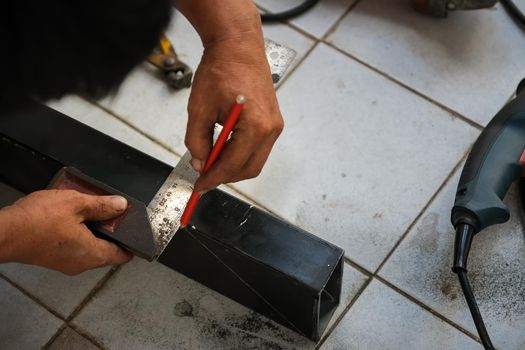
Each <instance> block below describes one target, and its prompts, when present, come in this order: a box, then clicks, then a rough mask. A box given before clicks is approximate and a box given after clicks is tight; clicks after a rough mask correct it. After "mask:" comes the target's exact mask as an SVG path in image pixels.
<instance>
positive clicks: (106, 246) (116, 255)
mask: <svg viewBox="0 0 525 350" xmlns="http://www.w3.org/2000/svg"><path fill="white" fill-rule="evenodd" d="M93 244H94V247H93V248H94V249H95V250H96V251H97V255H99V256H100V257H101V259H100V262H99V264H98V266H99V267H100V266H107V265H121V264H125V263H127V262H128V261H130V260H131V258H133V254H131V253H130V252H127V251H125V250H124V249H122V248H120V247H118V246H117V245H116V244H114V243H111V242H108V241H106V240H103V239H100V238H95V240H94V242H93Z"/></svg>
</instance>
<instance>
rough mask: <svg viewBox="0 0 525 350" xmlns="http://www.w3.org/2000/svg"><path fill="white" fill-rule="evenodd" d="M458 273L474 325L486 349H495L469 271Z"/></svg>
mask: <svg viewBox="0 0 525 350" xmlns="http://www.w3.org/2000/svg"><path fill="white" fill-rule="evenodd" d="M456 273H457V275H458V277H459V283H460V284H461V289H462V290H463V294H464V295H465V300H466V301H467V304H468V308H469V309H470V313H471V314H472V319H473V320H474V325H475V326H476V329H477V330H478V334H479V337H480V339H481V343H482V344H483V346H484V347H485V349H494V345H492V342H491V340H490V337H489V333H488V332H487V328H486V327H485V322H483V317H481V312H480V311H479V308H478V304H477V303H476V298H475V297H474V293H473V292H472V287H471V286H470V283H469V281H468V278H467V273H466V271H458V272H456Z"/></svg>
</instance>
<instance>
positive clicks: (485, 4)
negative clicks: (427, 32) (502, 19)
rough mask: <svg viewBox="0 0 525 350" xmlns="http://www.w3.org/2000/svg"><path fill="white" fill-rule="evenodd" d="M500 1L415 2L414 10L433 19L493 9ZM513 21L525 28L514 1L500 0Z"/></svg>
mask: <svg viewBox="0 0 525 350" xmlns="http://www.w3.org/2000/svg"><path fill="white" fill-rule="evenodd" d="M497 2H498V0H413V2H412V4H413V6H414V8H415V9H416V10H417V11H419V12H421V13H425V14H427V15H430V16H433V17H442V18H444V17H447V16H448V13H449V12H454V11H460V10H478V9H486V8H491V7H493V6H494V5H496V3H497ZM499 2H500V3H501V5H503V7H504V8H505V10H506V11H507V13H508V14H509V15H510V16H511V17H512V19H513V20H514V21H515V22H516V23H517V24H518V25H520V26H522V27H525V16H524V15H523V13H522V11H521V10H520V8H519V7H518V6H517V5H516V4H515V3H514V1H513V0H499Z"/></svg>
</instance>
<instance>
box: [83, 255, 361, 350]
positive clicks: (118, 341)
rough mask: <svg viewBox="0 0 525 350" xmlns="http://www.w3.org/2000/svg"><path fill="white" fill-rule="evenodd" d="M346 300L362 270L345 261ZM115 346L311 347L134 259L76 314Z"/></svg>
mask: <svg viewBox="0 0 525 350" xmlns="http://www.w3.org/2000/svg"><path fill="white" fill-rule="evenodd" d="M345 269H346V270H347V271H348V273H347V276H346V282H345V287H347V290H346V291H345V293H346V299H349V298H351V296H350V294H352V293H353V294H355V291H357V289H358V285H359V284H360V283H361V282H362V277H361V275H360V274H359V273H358V272H356V271H351V270H352V268H351V267H349V266H346V267H345ZM183 307H184V309H185V310H187V311H186V312H184V313H181V312H179V311H178V310H179V309H181V310H182V308H183ZM74 323H75V324H76V325H78V326H80V327H82V328H83V329H85V330H87V331H88V332H89V333H90V334H91V335H93V336H94V337H95V338H96V339H97V340H99V341H100V342H101V343H103V344H104V345H105V346H107V347H109V348H111V349H130V350H132V349H143V348H145V347H149V348H158V349H165V348H176V349H192V350H193V349H210V348H214V349H273V348H276V349H295V348H297V349H311V348H313V346H314V345H315V344H314V343H312V342H310V341H308V340H307V339H306V338H303V337H301V336H299V335H297V334H295V333H294V332H292V331H290V330H288V329H286V328H284V327H282V326H280V325H278V324H276V323H274V322H272V321H269V320H267V319H266V318H264V317H262V316H259V315H257V314H255V313H253V312H252V311H250V310H248V309H246V308H245V307H243V306H241V305H239V304H237V303H235V302H232V301H230V300H229V299H227V298H225V297H223V296H221V295H219V294H217V293H215V292H212V291H210V290H209V289H207V288H205V287H203V286H201V285H200V284H198V283H196V282H193V281H191V280H189V279H187V278H186V277H184V276H182V275H180V274H178V273H176V272H174V271H172V270H170V269H168V268H167V267H164V266H162V265H160V264H157V263H146V262H144V261H142V260H140V259H135V260H133V261H132V262H131V263H129V264H128V265H126V266H125V267H123V268H122V270H120V271H119V272H118V273H117V275H116V276H114V278H112V279H111V280H110V281H109V282H108V284H107V286H106V287H105V288H104V289H103V290H102V291H101V292H100V293H98V294H97V295H96V296H95V297H94V298H93V300H92V301H91V302H90V303H89V304H88V305H87V306H86V307H85V308H84V309H83V310H82V311H81V312H80V314H79V316H78V317H76V318H75V319H74Z"/></svg>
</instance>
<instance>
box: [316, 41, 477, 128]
mask: <svg viewBox="0 0 525 350" xmlns="http://www.w3.org/2000/svg"><path fill="white" fill-rule="evenodd" d="M321 42H322V43H323V44H325V45H327V46H329V47H331V48H332V49H334V50H336V51H337V52H339V53H341V54H343V55H344V56H346V57H348V58H350V59H352V60H354V61H355V62H357V63H359V64H361V65H363V66H365V67H366V68H368V69H371V70H372V71H374V72H376V73H378V74H380V75H381V76H383V77H385V78H387V79H388V80H390V81H391V82H393V83H395V84H396V85H398V86H400V87H402V88H404V89H406V90H408V91H410V92H412V93H413V94H415V95H417V96H419V97H421V98H423V99H424V100H426V101H427V102H430V103H431V104H433V105H435V106H437V107H439V108H440V109H442V110H444V111H446V112H448V113H449V114H451V115H452V116H453V117H454V118H456V119H459V120H461V121H463V122H465V123H467V124H468V125H470V126H472V127H474V128H476V129H478V130H482V129H483V128H484V127H483V126H482V125H481V124H479V123H478V122H476V121H474V120H472V119H470V118H468V117H466V116H464V115H463V114H461V113H459V112H457V111H455V110H454V109H452V108H450V107H448V106H446V105H445V104H443V103H441V102H439V101H437V100H435V99H433V98H432V97H430V96H427V95H425V94H424V93H422V92H420V91H418V90H416V89H415V88H413V87H411V86H409V85H407V84H406V83H404V82H402V81H401V80H398V79H396V78H394V77H392V76H390V75H388V74H387V73H385V72H383V71H381V70H380V69H379V68H377V67H374V66H372V65H370V64H369V63H367V62H365V61H363V60H362V59H360V58H358V57H356V56H354V55H353V54H350V53H348V52H346V51H344V50H343V49H340V48H339V47H337V46H335V45H334V44H332V43H331V42H329V41H326V40H324V39H323V40H322V41H321Z"/></svg>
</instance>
